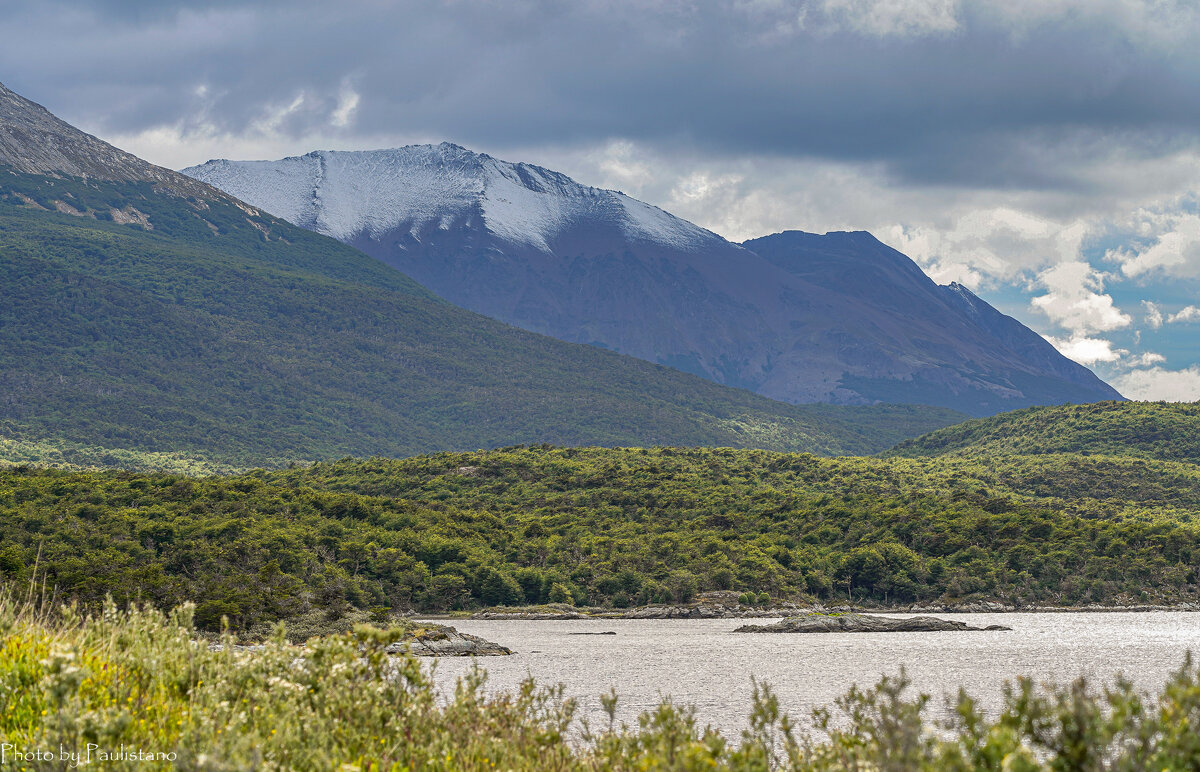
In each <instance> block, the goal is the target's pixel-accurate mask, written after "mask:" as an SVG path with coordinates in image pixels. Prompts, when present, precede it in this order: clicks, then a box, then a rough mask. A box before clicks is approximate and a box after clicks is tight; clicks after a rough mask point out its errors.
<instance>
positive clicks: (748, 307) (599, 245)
mask: <svg viewBox="0 0 1200 772" xmlns="http://www.w3.org/2000/svg"><path fill="white" fill-rule="evenodd" d="M184 173H186V174H188V175H191V176H192V177H195V178H197V179H199V180H201V181H203V182H207V183H209V184H211V185H213V186H216V187H218V188H221V189H223V190H225V191H227V192H228V193H230V194H232V195H234V196H236V197H237V198H240V199H242V200H244V201H247V202H249V203H252V204H254V205H255V206H258V207H260V208H262V209H264V210H266V211H268V212H271V213H273V214H275V215H277V216H280V217H282V218H284V219H287V220H290V221H291V222H293V223H295V224H297V225H300V226H303V227H305V228H310V229H312V230H316V231H319V232H321V233H324V234H327V235H330V236H333V237H335V238H338V239H340V240H342V241H344V242H346V243H348V244H351V245H353V246H355V247H358V248H359V249H361V250H363V251H364V252H367V253H368V254H370V255H373V256H374V257H376V258H378V259H380V260H382V261H384V262H385V263H388V264H390V265H392V266H394V267H396V268H398V269H399V270H401V271H403V272H405V273H407V274H409V275H410V276H412V277H413V278H415V279H417V281H419V282H421V283H422V284H424V285H425V286H427V287H429V288H430V289H431V290H433V291H434V292H436V293H438V294H439V295H441V296H443V297H445V298H446V299H448V300H450V301H451V302H453V303H456V304H458V305H461V306H465V307H467V308H469V309H471V310H474V311H478V312H480V313H483V314H486V315H488V316H492V317H495V318H498V319H501V320H503V321H506V322H509V323H512V324H515V325H518V326H521V327H525V328H526V329H530V330H533V331H535V332H541V333H545V334H549V335H553V336H555V337H558V338H561V339H564V340H568V341H572V342H581V343H591V344H594V345H599V346H603V347H606V348H610V349H614V350H616V351H620V352H622V353H626V354H630V355H632V356H636V357H640V358H642V359H648V360H650V361H653V362H658V363H660V364H665V365H669V366H672V367H675V368H678V369H681V370H686V371H688V372H692V373H696V374H699V375H703V376H705V377H707V378H711V379H712V380H715V381H718V382H720V383H724V384H727V385H732V386H740V387H743V388H748V389H751V390H754V391H757V392H759V393H761V394H764V395H766V396H769V397H773V398H775V399H782V400H785V401H789V402H797V403H801V402H838V403H851V404H857V403H871V402H877V401H885V402H910V403H917V404H929V405H939V406H945V407H953V408H956V409H959V410H963V411H965V412H968V413H972V414H976V415H984V414H990V413H995V412H998V411H1001V410H1007V409H1011V408H1015V407H1022V406H1025V405H1031V404H1055V403H1062V402H1088V401H1095V400H1100V399H1119V398H1120V395H1119V394H1117V392H1116V391H1114V390H1113V389H1112V388H1111V387H1109V386H1108V385H1107V384H1104V383H1103V382H1102V381H1100V380H1099V379H1098V378H1096V376H1095V375H1094V374H1092V373H1091V372H1090V371H1089V370H1087V369H1086V368H1084V367H1082V366H1080V365H1078V364H1076V363H1074V362H1071V361H1070V360H1067V359H1066V358H1064V357H1063V356H1062V355H1060V354H1059V353H1058V352H1057V351H1056V350H1055V349H1054V348H1053V347H1052V346H1051V345H1050V344H1049V343H1047V342H1046V341H1045V340H1043V339H1042V338H1041V337H1040V336H1038V335H1037V334H1036V333H1034V332H1033V331H1031V330H1029V329H1028V328H1026V327H1025V326H1024V325H1022V324H1021V323H1020V322H1018V321H1017V320H1015V319H1012V318H1011V317H1007V316H1004V315H1003V314H1001V313H1000V312H998V311H996V310H995V309H994V308H992V307H991V306H989V305H987V303H985V302H984V301H983V300H981V299H980V298H978V297H976V296H975V295H973V294H971V293H970V292H969V291H968V290H966V289H965V288H962V287H939V286H937V285H936V284H935V283H934V282H932V281H931V280H930V279H929V278H928V277H927V276H925V274H924V273H923V272H922V271H921V269H920V268H919V267H918V266H917V265H916V264H915V263H913V262H912V261H911V260H909V259H908V258H907V257H905V256H904V255H902V254H900V253H899V252H897V251H895V250H893V249H891V248H889V247H887V246H885V245H883V244H881V243H880V242H878V241H877V240H875V239H874V238H873V237H871V236H870V234H866V233H830V234H826V235H825V236H818V235H815V234H807V233H799V232H788V233H783V234H776V235H774V236H768V237H766V238H763V239H755V240H753V241H750V242H747V243H746V244H745V245H737V244H732V243H730V242H728V241H726V240H725V239H723V238H721V237H720V236H718V235H716V234H714V233H712V232H710V231H707V230H704V229H703V228H700V227H699V226H696V225H694V224H692V223H689V222H687V221H685V220H682V219H680V218H678V217H675V216H673V215H671V214H669V213H667V212H664V211H663V210H661V209H658V208H657V207H654V206H651V205H649V204H645V203H642V202H640V201H637V200H634V199H632V198H630V197H628V196H626V195H624V194H622V193H618V192H616V191H610V190H601V189H597V188H592V187H588V186H586V185H582V184H580V183H578V182H576V181H574V180H572V179H571V178H569V177H567V176H565V175H563V174H560V173H558V172H554V171H551V170H548V169H544V168H541V167H538V166H532V165H529V164H523V163H509V162H505V161H500V160H497V159H495V158H492V157H491V156H488V155H484V154H480V153H474V152H471V151H469V150H466V149H464V148H462V147H459V146H457V145H452V144H448V143H443V144H441V145H437V146H431V145H416V146H409V147H403V148H397V149H392V150H376V151H363V152H328V151H317V152H313V153H309V154H308V155H305V156H300V157H295V158H285V159H283V160H280V161H240V162H239V161H225V160H216V161H209V162H208V163H206V164H203V165H200V166H195V167H191V168H189V169H185V170H184Z"/></svg>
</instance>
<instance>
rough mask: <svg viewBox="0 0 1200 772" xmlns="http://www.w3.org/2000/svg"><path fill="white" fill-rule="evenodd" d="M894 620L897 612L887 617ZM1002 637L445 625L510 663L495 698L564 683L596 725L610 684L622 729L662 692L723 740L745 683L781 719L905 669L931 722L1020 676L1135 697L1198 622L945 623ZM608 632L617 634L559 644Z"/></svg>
mask: <svg viewBox="0 0 1200 772" xmlns="http://www.w3.org/2000/svg"><path fill="white" fill-rule="evenodd" d="M889 616H904V615H899V614H897V615H889ZM939 616H944V617H946V618H952V619H961V620H964V621H967V622H968V623H969V624H971V625H974V626H978V627H984V626H986V625H989V624H1003V625H1007V626H1009V627H1011V628H1013V630H1012V631H1011V632H977V633H972V632H953V633H855V634H819V635H804V634H800V635H796V634H791V635H789V634H762V635H749V634H743V633H738V634H734V633H732V632H731V631H732V630H733V629H734V628H735V627H738V626H740V625H742V624H747V623H751V624H767V623H769V622H771V621H773V620H765V619H764V620H739V619H715V620H624V619H622V620H586V621H583V620H570V621H489V620H454V621H453V622H452V624H453V625H454V627H456V628H458V630H459V631H461V632H464V633H472V634H474V635H479V636H482V637H484V638H486V639H488V640H490V641H495V642H496V643H499V644H502V645H504V646H507V647H509V648H511V649H513V650H514V651H516V652H517V654H515V655H513V656H511V657H485V658H481V659H480V660H479V662H480V663H481V664H482V665H483V667H484V668H485V669H486V670H487V671H488V674H489V679H488V685H489V688H490V689H494V690H511V689H512V688H513V687H515V686H516V685H517V684H518V683H519V682H520V681H521V680H522V679H524V678H526V677H527V676H530V675H532V676H533V677H534V678H536V679H537V680H538V681H539V682H540V683H544V684H553V683H562V684H564V685H565V686H566V691H567V694H568V695H569V696H574V697H577V698H579V699H580V707H581V714H582V715H586V716H589V717H590V718H591V720H592V721H593V722H594V723H597V722H600V721H601V718H602V717H603V714H602V713H601V711H600V701H599V695H601V694H605V693H607V692H608V690H609V689H610V688H615V689H616V690H617V693H618V694H619V695H620V696H621V701H620V703H619V718H621V719H622V720H625V721H627V722H629V723H630V724H634V723H635V721H636V717H637V715H638V713H640V712H641V711H642V710H646V709H648V708H652V707H654V706H655V705H657V704H658V701H659V699H660V697H661V696H665V695H671V696H672V697H674V698H675V700H676V702H679V703H686V704H692V705H695V706H696V707H697V713H698V716H699V719H700V723H701V724H706V723H707V724H711V725H713V726H714V727H717V728H719V729H721V730H722V731H723V732H726V733H732V734H733V735H734V736H736V735H737V733H738V732H739V731H740V730H741V729H742V728H743V727H744V726H745V717H746V716H747V715H748V712H749V707H750V693H751V683H750V679H751V677H752V676H753V677H757V678H758V679H760V680H762V681H765V682H767V683H769V684H770V685H771V686H772V688H774V690H775V692H776V694H778V695H779V698H780V702H781V704H782V707H783V708H784V709H785V710H786V711H787V712H788V713H790V714H791V715H792V716H793V718H795V719H800V720H801V722H803V721H804V719H806V718H807V717H808V716H809V714H810V712H811V710H812V709H813V708H815V707H822V706H831V707H832V703H833V701H834V699H835V698H837V697H838V696H840V695H841V694H843V693H845V691H846V690H847V689H848V688H849V687H850V686H851V684H859V685H860V686H866V685H870V684H873V683H875V682H876V681H877V680H878V679H879V677H880V676H881V675H895V674H897V673H899V670H900V667H901V666H904V667H905V668H906V669H907V672H908V675H909V676H910V678H911V679H912V681H913V686H914V688H915V689H918V690H920V691H921V692H924V693H926V694H930V695H932V696H933V697H934V699H933V700H932V701H931V703H930V707H931V708H932V709H933V710H932V712H931V715H939V714H942V713H943V712H944V708H943V704H944V703H943V701H942V699H941V697H942V695H944V694H951V695H952V694H954V693H956V692H957V690H958V688H959V687H965V688H966V689H967V690H968V691H969V692H970V693H971V694H972V695H973V696H975V697H976V698H978V699H979V700H980V701H981V702H982V703H983V705H984V707H985V708H993V709H994V708H995V707H997V706H998V705H999V704H1000V700H1001V687H1002V686H1003V684H1004V682H1005V681H1006V680H1012V679H1014V678H1015V677H1017V676H1020V675H1027V676H1032V677H1033V678H1035V679H1037V680H1038V681H1046V680H1056V681H1060V682H1062V681H1067V680H1070V679H1073V678H1075V677H1077V676H1080V675H1086V676H1089V677H1090V678H1093V679H1098V680H1099V681H1100V682H1104V683H1108V682H1111V680H1112V678H1113V676H1114V675H1116V674H1117V673H1118V672H1120V673H1124V674H1125V676H1126V677H1128V678H1129V679H1130V680H1132V681H1133V682H1134V683H1135V684H1136V685H1137V686H1138V687H1140V688H1142V689H1147V690H1149V689H1157V688H1158V687H1159V686H1161V685H1162V683H1163V682H1164V681H1165V680H1166V678H1167V677H1168V675H1170V673H1171V672H1173V671H1174V670H1177V669H1178V668H1179V667H1180V665H1181V664H1182V663H1183V658H1184V654H1185V652H1187V651H1189V650H1191V651H1194V652H1196V653H1198V654H1200V613H1187V612H1146V613H1115V614H1093V613H1079V614H943V615H939ZM607 630H611V631H613V632H615V633H616V635H603V636H596V635H571V633H580V632H599V631H607ZM469 667H470V660H465V659H456V658H447V659H441V660H438V663H437V668H436V671H435V672H436V679H437V682H438V683H439V685H440V686H441V687H442V688H453V684H454V681H455V679H456V678H457V677H458V676H460V675H462V674H463V673H464V672H465V671H466V670H467V669H468V668H469Z"/></svg>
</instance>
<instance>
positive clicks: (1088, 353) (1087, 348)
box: [1045, 335, 1129, 365]
mask: <svg viewBox="0 0 1200 772" xmlns="http://www.w3.org/2000/svg"><path fill="white" fill-rule="evenodd" d="M1045 337H1046V340H1048V341H1050V343H1051V345H1053V346H1054V347H1055V348H1056V349H1058V351H1059V353H1061V354H1062V355H1063V356H1065V357H1066V358H1067V359H1073V360H1075V361H1076V362H1078V363H1079V364H1081V365H1094V364H1096V363H1097V362H1116V361H1117V360H1119V359H1120V358H1121V357H1123V356H1125V355H1126V354H1128V353H1129V352H1128V351H1126V350H1125V349H1122V348H1113V344H1112V341H1109V340H1104V339H1103V338H1088V337H1086V336H1082V335H1072V336H1071V337H1069V338H1054V337H1051V336H1049V335H1047V336H1045Z"/></svg>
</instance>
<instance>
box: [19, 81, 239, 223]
mask: <svg viewBox="0 0 1200 772" xmlns="http://www.w3.org/2000/svg"><path fill="white" fill-rule="evenodd" d="M0 166H8V167H10V168H12V169H14V170H15V171H17V172H21V173H23V174H41V175H47V176H66V177H84V178H91V179H97V180H105V181H112V182H151V183H154V185H156V186H157V187H159V188H160V189H163V190H167V191H170V192H172V193H175V194H176V195H182V196H195V197H197V198H204V199H213V198H217V197H224V196H223V194H222V193H221V192H220V191H218V190H214V189H213V188H211V187H209V186H208V185H204V184H201V183H198V182H197V181H196V180H193V179H190V178H188V177H186V176H184V175H182V174H179V173H178V172H174V171H171V170H170V169H164V168H163V167H161V166H155V165H154V164H151V163H147V162H146V161H143V160H142V159H140V158H138V157H137V156H134V155H131V154H129V153H126V152H125V151H124V150H118V149H117V148H115V147H113V146H112V145H110V144H108V143H107V142H104V141H103V140H100V139H97V138H96V137H93V136H92V135H91V134H87V133H85V132H83V131H80V130H79V129H77V128H75V127H74V126H71V125H70V124H68V123H66V122H64V121H62V120H60V119H58V118H56V117H55V116H54V115H53V114H52V113H51V112H50V111H49V110H47V109H46V108H44V107H42V106H41V105H39V104H37V103H36V102H31V101H30V100H28V99H26V98H25V97H23V96H21V95H19V94H17V93H15V92H13V91H11V90H10V89H8V88H7V87H5V86H4V84H2V83H0Z"/></svg>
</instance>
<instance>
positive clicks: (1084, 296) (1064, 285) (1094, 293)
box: [1031, 261, 1133, 362]
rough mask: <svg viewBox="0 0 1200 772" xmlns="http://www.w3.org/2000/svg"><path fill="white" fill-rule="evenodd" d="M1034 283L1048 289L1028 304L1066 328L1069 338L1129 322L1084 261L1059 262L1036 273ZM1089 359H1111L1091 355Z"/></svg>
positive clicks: (1098, 277) (1096, 272)
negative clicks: (1036, 278)
mask: <svg viewBox="0 0 1200 772" xmlns="http://www.w3.org/2000/svg"><path fill="white" fill-rule="evenodd" d="M1038 282H1039V283H1040V284H1041V285H1042V286H1043V287H1045V288H1046V289H1047V290H1049V292H1047V293H1046V294H1045V295H1040V296H1038V297H1035V298H1034V299H1033V300H1032V302H1031V305H1032V306H1033V308H1035V309H1037V310H1038V311H1041V312H1042V313H1044V314H1045V315H1046V316H1047V317H1049V319H1050V321H1051V322H1053V323H1054V324H1055V325H1057V326H1059V327H1062V328H1063V329H1066V330H1069V331H1070V332H1071V333H1072V338H1076V337H1079V338H1080V339H1084V338H1083V337H1082V336H1084V335H1086V334H1087V333H1091V332H1109V331H1111V330H1118V329H1121V328H1122V327H1128V326H1129V324H1130V323H1131V322H1132V321H1133V318H1132V317H1131V316H1129V314H1126V313H1123V312H1122V311H1120V310H1119V309H1118V308H1116V306H1114V305H1113V299H1112V297H1110V296H1109V295H1104V294H1101V291H1102V290H1103V289H1104V275H1103V274H1101V273H1100V272H1098V271H1097V270H1096V269H1094V268H1092V266H1090V265H1089V264H1087V263H1084V262H1081V261H1072V262H1065V263H1059V264H1058V265H1056V266H1054V267H1052V268H1048V269H1047V270H1045V271H1043V272H1042V273H1040V274H1038ZM1060 348H1061V347H1060ZM1088 350H1089V351H1094V349H1090V348H1089V349H1088ZM1072 358H1074V357H1072ZM1079 361H1082V360H1079ZM1092 361H1106V362H1107V361H1112V360H1110V359H1099V358H1093V359H1092Z"/></svg>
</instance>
